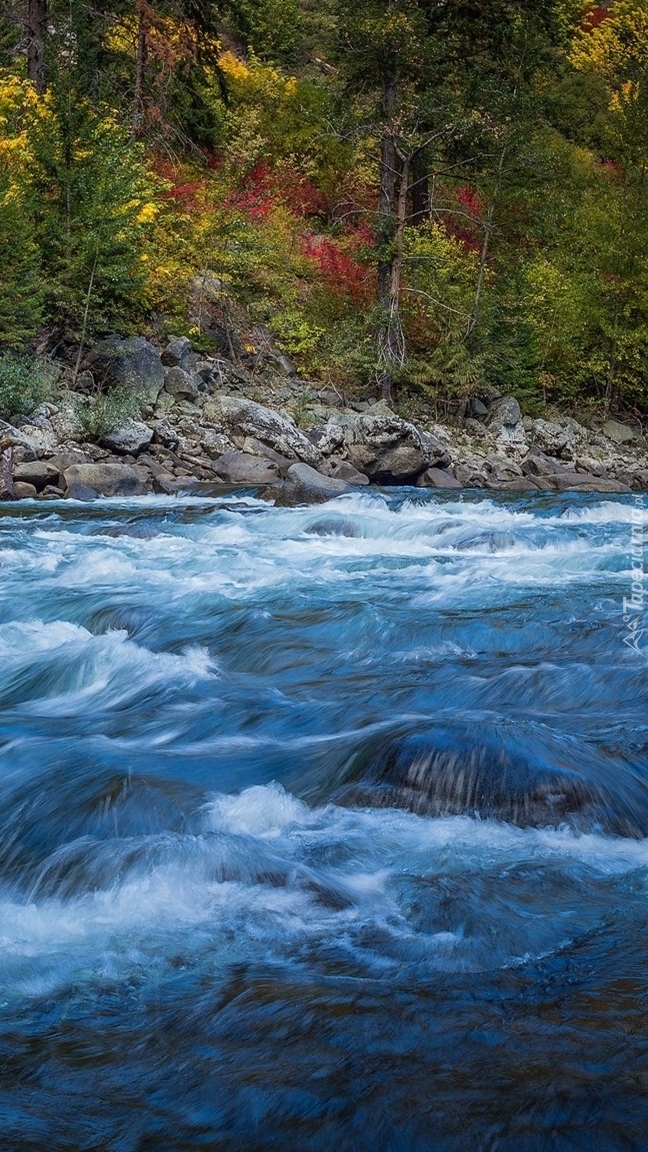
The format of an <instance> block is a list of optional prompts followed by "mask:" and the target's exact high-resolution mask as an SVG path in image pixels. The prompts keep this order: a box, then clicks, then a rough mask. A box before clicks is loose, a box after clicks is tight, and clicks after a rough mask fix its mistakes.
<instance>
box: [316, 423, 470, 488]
mask: <svg viewBox="0 0 648 1152" xmlns="http://www.w3.org/2000/svg"><path fill="white" fill-rule="evenodd" d="M334 419H335V418H334ZM345 446H346V452H345V455H346V457H347V460H348V461H349V463H351V464H352V465H353V467H354V468H356V469H357V470H358V472H364V474H365V476H368V477H369V479H370V480H373V481H374V482H375V483H377V484H407V483H411V482H415V481H416V479H417V477H418V476H420V474H421V472H423V471H425V469H426V468H428V467H430V466H432V465H434V464H437V463H439V462H447V460H448V456H447V452H446V450H445V448H443V447H442V445H441V444H440V443H439V441H438V440H437V439H436V437H435V436H432V435H431V433H429V432H421V431H420V430H419V429H418V428H416V427H415V425H414V424H410V423H409V421H407V420H402V419H401V417H400V416H397V415H396V414H395V413H394V412H392V411H391V410H390V409H389V408H388V407H387V406H386V405H385V404H382V403H381V404H374V405H373V407H372V408H371V409H370V411H369V412H365V413H363V414H362V415H360V416H357V417H355V419H353V420H352V421H351V422H350V423H349V424H348V425H347V427H346V431H345Z"/></svg>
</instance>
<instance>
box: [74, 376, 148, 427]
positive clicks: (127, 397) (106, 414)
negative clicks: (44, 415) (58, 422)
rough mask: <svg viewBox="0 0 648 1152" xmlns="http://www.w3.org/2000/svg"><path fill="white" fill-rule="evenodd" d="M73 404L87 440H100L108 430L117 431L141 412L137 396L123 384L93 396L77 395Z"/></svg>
mask: <svg viewBox="0 0 648 1152" xmlns="http://www.w3.org/2000/svg"><path fill="white" fill-rule="evenodd" d="M73 405H74V415H75V416H76V418H77V420H78V421H79V423H80V425H81V427H82V429H83V435H84V437H85V439H86V440H100V439H101V438H102V436H105V435H106V433H107V432H115V431H116V430H117V429H118V428H121V427H122V426H123V425H124V424H125V423H126V421H127V420H129V419H131V418H134V417H136V416H139V413H140V406H139V404H138V402H137V398H136V397H135V396H134V395H133V393H132V392H131V391H130V389H129V388H127V387H125V386H122V385H116V386H115V387H114V388H111V389H109V391H107V392H97V393H95V395H93V396H80V395H75V396H74V399H73Z"/></svg>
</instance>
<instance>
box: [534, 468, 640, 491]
mask: <svg viewBox="0 0 648 1152" xmlns="http://www.w3.org/2000/svg"><path fill="white" fill-rule="evenodd" d="M546 479H547V480H548V482H549V483H550V484H551V487H552V488H553V489H554V491H555V492H631V491H632V489H631V488H630V487H629V486H628V485H627V484H622V483H621V481H620V480H610V479H609V477H605V476H590V475H588V474H587V473H586V472H558V473H556V474H555V475H554V476H547V477H546Z"/></svg>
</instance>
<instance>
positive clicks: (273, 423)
mask: <svg viewBox="0 0 648 1152" xmlns="http://www.w3.org/2000/svg"><path fill="white" fill-rule="evenodd" d="M205 417H206V419H208V420H213V421H214V423H218V424H220V425H222V426H223V428H224V430H225V432H226V433H227V435H228V436H230V437H231V438H232V439H233V440H234V442H235V443H236V437H237V436H238V437H239V438H240V439H241V443H243V442H244V440H245V438H246V437H247V436H252V437H254V439H255V440H260V441H261V443H262V444H266V445H267V446H268V447H269V448H273V449H274V451H275V452H278V453H279V455H280V456H285V457H286V458H287V459H289V460H301V461H303V462H304V463H306V464H312V465H316V464H318V463H319V461H320V460H321V453H320V452H319V451H318V450H317V448H315V447H314V446H313V444H311V442H310V440H308V439H307V438H306V436H304V434H303V432H300V431H299V429H298V428H297V427H296V426H295V424H294V423H292V422H291V421H290V420H289V419H287V418H286V417H285V416H282V415H281V414H280V413H279V412H275V411H273V410H272V409H271V408H264V407H263V405H262V404H257V403H255V402H254V401H253V400H246V399H244V398H243V397H242V396H227V395H223V394H222V393H221V394H220V395H218V396H215V397H214V398H213V399H212V400H210V401H209V402H208V403H207V404H206V405H205Z"/></svg>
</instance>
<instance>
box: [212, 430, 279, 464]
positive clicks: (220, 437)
mask: <svg viewBox="0 0 648 1152" xmlns="http://www.w3.org/2000/svg"><path fill="white" fill-rule="evenodd" d="M246 443H247V441H246ZM200 447H201V449H202V451H203V452H204V453H205V454H206V455H207V456H209V457H211V459H212V460H217V459H218V457H219V456H224V455H225V453H226V452H234V451H235V447H234V445H233V444H232V441H231V440H230V438H229V436H226V435H225V434H224V432H216V431H215V430H214V429H213V428H206V429H204V430H203V433H202V438H201V440H200ZM252 454H253V455H254V454H255V453H252ZM256 455H259V456H262V455H264V453H262V452H258V453H256Z"/></svg>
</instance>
